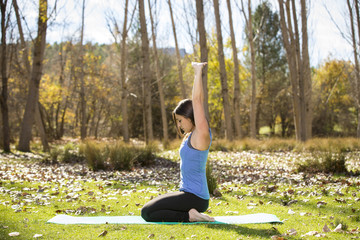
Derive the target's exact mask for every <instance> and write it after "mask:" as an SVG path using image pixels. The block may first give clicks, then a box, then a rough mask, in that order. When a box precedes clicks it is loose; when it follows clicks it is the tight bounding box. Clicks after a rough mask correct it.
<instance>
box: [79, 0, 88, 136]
mask: <svg viewBox="0 0 360 240" xmlns="http://www.w3.org/2000/svg"><path fill="white" fill-rule="evenodd" d="M84 25H85V0H83V2H82V11H81V32H80V105H81V114H80V116H81V126H80V136H81V139H82V140H84V139H85V138H86V133H87V114H86V100H85V82H84V77H85V76H84V75H85V73H84V46H83V44H84Z"/></svg>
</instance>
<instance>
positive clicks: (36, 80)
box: [18, 0, 47, 152]
mask: <svg viewBox="0 0 360 240" xmlns="http://www.w3.org/2000/svg"><path fill="white" fill-rule="evenodd" d="M46 29H47V0H39V18H38V35H37V37H36V39H35V45H34V57H33V64H32V73H31V79H30V81H29V93H28V98H27V102H26V107H25V112H24V118H23V121H22V123H21V131H20V139H19V145H18V150H20V151H24V152H29V151H30V141H31V129H32V126H33V123H34V116H35V115H34V114H35V107H36V106H37V102H38V99H39V85H40V79H41V76H42V67H43V59H44V51H45V45H46Z"/></svg>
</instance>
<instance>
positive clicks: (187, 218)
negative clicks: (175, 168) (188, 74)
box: [141, 63, 215, 222]
mask: <svg viewBox="0 0 360 240" xmlns="http://www.w3.org/2000/svg"><path fill="white" fill-rule="evenodd" d="M206 64H207V63H192V66H193V68H194V72H195V77H194V85H193V90H192V100H189V99H185V100H182V101H181V102H180V103H179V104H178V106H177V107H176V108H175V110H174V111H173V119H174V122H175V123H176V128H177V130H178V133H179V135H181V136H184V139H183V142H182V144H181V146H180V158H181V164H180V170H181V183H180V189H179V190H180V191H179V192H173V193H167V194H164V195H161V196H159V197H157V198H155V199H153V200H151V201H149V202H148V203H146V204H145V205H144V207H143V208H142V209H141V216H142V217H143V218H144V219H145V220H146V221H149V222H213V221H215V220H214V218H212V217H210V216H208V215H206V214H203V213H201V212H205V211H206V209H207V208H208V206H209V198H210V195H209V190H208V186H207V180H206V161H207V156H208V153H209V148H210V145H211V131H210V128H209V124H208V121H207V119H206V117H205V111H204V107H203V101H204V96H203V95H204V93H203V86H202V79H201V74H202V68H203V67H204V66H205V65H206Z"/></svg>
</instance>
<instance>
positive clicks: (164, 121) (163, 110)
mask: <svg viewBox="0 0 360 240" xmlns="http://www.w3.org/2000/svg"><path fill="white" fill-rule="evenodd" d="M148 4H149V13H150V20H151V33H152V40H153V49H154V58H155V67H156V82H157V84H158V89H159V97H160V110H161V120H162V125H163V137H164V141H165V142H167V141H168V140H169V134H168V122H167V117H166V106H165V100H164V90H163V86H162V80H161V74H160V63H159V57H158V54H157V47H156V35H155V26H154V25H155V24H154V19H153V16H152V12H151V5H150V0H148Z"/></svg>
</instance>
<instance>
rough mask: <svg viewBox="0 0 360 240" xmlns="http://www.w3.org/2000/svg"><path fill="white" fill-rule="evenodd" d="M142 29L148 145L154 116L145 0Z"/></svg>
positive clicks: (141, 22)
mask: <svg viewBox="0 0 360 240" xmlns="http://www.w3.org/2000/svg"><path fill="white" fill-rule="evenodd" d="M139 12H140V28H141V50H142V51H141V58H142V63H143V66H142V79H143V83H144V98H145V100H144V111H145V122H146V133H147V134H146V139H145V141H146V143H149V142H151V141H152V140H153V138H154V137H153V128H152V114H151V84H150V81H151V71H150V56H149V39H148V34H147V29H146V19H145V8H144V0H139Z"/></svg>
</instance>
